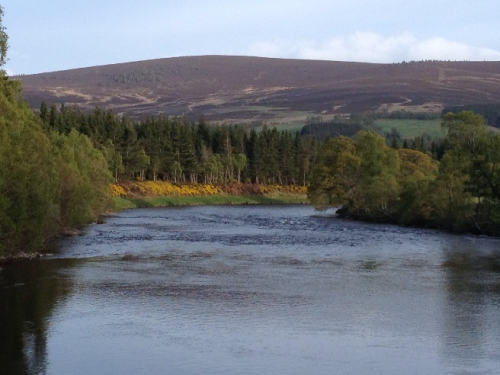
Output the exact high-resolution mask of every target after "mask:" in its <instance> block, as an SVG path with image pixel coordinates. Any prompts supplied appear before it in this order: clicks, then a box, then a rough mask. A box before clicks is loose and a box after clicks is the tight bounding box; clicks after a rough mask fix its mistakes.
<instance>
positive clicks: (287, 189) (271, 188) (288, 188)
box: [260, 185, 307, 194]
mask: <svg viewBox="0 0 500 375" xmlns="http://www.w3.org/2000/svg"><path fill="white" fill-rule="evenodd" d="M260 190H261V191H262V194H274V193H286V194H307V186H297V185H260Z"/></svg>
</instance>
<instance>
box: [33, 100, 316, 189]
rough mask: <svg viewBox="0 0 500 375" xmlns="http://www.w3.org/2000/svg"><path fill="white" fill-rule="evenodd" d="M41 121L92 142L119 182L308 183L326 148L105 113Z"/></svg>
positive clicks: (43, 114) (57, 112) (68, 111)
mask: <svg viewBox="0 0 500 375" xmlns="http://www.w3.org/2000/svg"><path fill="white" fill-rule="evenodd" d="M39 116H40V118H41V120H42V123H43V124H44V127H45V128H46V129H47V131H52V132H57V133H59V134H69V133H70V132H71V131H74V130H76V131H78V132H79V133H81V134H84V135H86V136H88V137H89V138H90V139H91V140H92V142H93V144H94V145H95V146H96V147H97V148H98V149H100V150H101V151H102V153H103V154H104V156H105V158H106V160H107V162H108V166H109V169H110V170H111V171H112V173H113V176H114V178H115V180H116V181H118V180H120V179H124V180H127V179H134V180H135V179H139V180H157V179H161V180H166V181H172V182H177V183H179V182H182V183H185V182H189V183H197V182H203V183H228V182H248V183H258V184H282V185H307V184H308V183H309V180H310V174H311V170H312V166H313V165H314V164H315V161H316V158H317V152H318V146H319V142H318V141H317V140H316V138H315V137H312V136H301V135H300V133H298V132H297V133H293V134H292V133H290V132H287V131H278V130H277V129H276V128H267V127H265V126H264V128H263V129H262V130H261V131H256V130H255V129H250V130H248V129H245V128H243V127H241V126H238V125H217V124H215V125H208V124H207V123H206V122H205V121H204V120H203V119H200V120H199V121H196V122H189V121H188V120H187V119H186V118H185V117H175V118H169V117H163V116H153V117H149V118H147V119H144V120H134V119H131V118H127V117H121V116H119V115H117V114H115V113H114V112H112V111H108V110H103V109H101V108H96V109H95V111H94V112H92V113H90V114H85V113H83V112H81V111H80V110H79V109H78V108H77V107H70V108H68V107H66V106H64V105H61V106H59V107H58V106H56V105H55V104H52V105H51V106H50V108H49V107H48V106H47V105H46V104H45V103H42V105H41V107H40V113H39Z"/></svg>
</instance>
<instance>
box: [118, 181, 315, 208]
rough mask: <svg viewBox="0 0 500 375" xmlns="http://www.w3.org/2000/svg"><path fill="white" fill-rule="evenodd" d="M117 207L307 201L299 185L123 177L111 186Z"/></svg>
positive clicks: (294, 202)
mask: <svg viewBox="0 0 500 375" xmlns="http://www.w3.org/2000/svg"><path fill="white" fill-rule="evenodd" d="M111 191H112V195H113V199H114V201H115V207H116V209H118V210H122V209H129V208H143V207H170V206H198V205H224V204H228V205H231V204H235V205H250V204H308V203H309V200H308V199H307V188H306V187H303V186H293V185H292V186H281V185H257V184H237V183H234V184H224V185H212V184H173V183H170V182H165V181H126V182H121V183H117V184H113V185H112V186H111Z"/></svg>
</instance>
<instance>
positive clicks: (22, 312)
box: [0, 260, 70, 375]
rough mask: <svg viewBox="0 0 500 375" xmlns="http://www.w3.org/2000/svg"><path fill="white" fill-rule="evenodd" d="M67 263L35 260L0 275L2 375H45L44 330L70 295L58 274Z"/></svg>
mask: <svg viewBox="0 0 500 375" xmlns="http://www.w3.org/2000/svg"><path fill="white" fill-rule="evenodd" d="M63 263H66V264H67V263H68V261H58V260H39V261H26V262H21V263H17V264H13V265H7V266H2V270H1V271H0V347H1V350H0V369H1V371H0V372H1V373H2V374H5V375H11V374H12V375H14V374H15V375H18V374H19V375H22V374H30V375H31V374H37V375H38V374H45V372H46V361H47V348H46V346H47V328H48V325H49V321H50V316H51V314H52V312H53V310H54V307H55V306H56V304H57V303H59V302H61V301H62V300H63V299H64V298H65V296H67V295H68V293H69V291H70V281H69V278H67V277H65V276H64V275H63V274H62V273H61V269H62V268H61V267H64V266H65V264H63Z"/></svg>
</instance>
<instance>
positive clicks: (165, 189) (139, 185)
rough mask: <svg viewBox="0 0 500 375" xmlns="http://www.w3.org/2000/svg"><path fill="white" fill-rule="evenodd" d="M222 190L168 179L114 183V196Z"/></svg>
mask: <svg viewBox="0 0 500 375" xmlns="http://www.w3.org/2000/svg"><path fill="white" fill-rule="evenodd" d="M221 193H222V191H221V190H220V189H219V188H217V187H216V186H214V185H210V184H190V185H175V184H172V183H170V182H166V181H134V182H127V183H124V184H112V185H111V195H112V196H113V197H130V196H134V195H140V196H152V197H159V196H173V197H196V196H207V195H217V194H221Z"/></svg>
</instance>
